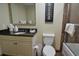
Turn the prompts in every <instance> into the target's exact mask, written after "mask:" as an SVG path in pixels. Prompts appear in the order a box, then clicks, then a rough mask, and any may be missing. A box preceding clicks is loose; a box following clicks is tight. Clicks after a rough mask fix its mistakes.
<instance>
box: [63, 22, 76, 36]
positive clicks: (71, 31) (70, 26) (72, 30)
mask: <svg viewBox="0 0 79 59" xmlns="http://www.w3.org/2000/svg"><path fill="white" fill-rule="evenodd" d="M65 32H67V33H68V34H69V35H70V36H71V37H73V35H74V33H75V25H74V24H71V23H67V24H66V27H65Z"/></svg>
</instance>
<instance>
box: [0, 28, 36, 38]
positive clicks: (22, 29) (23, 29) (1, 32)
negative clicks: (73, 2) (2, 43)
mask: <svg viewBox="0 0 79 59" xmlns="http://www.w3.org/2000/svg"><path fill="white" fill-rule="evenodd" d="M33 29H35V28H33ZM29 30H30V28H19V30H18V32H25V33H24V34H14V33H13V34H10V31H9V29H4V30H0V35H7V36H24V37H33V36H34V35H35V34H36V32H37V29H35V31H36V32H35V33H30V32H29ZM18 32H17V33H18Z"/></svg>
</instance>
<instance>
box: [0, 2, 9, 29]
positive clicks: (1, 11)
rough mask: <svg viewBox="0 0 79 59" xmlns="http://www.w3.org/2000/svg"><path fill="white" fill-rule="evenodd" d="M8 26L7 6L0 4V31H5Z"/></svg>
mask: <svg viewBox="0 0 79 59" xmlns="http://www.w3.org/2000/svg"><path fill="white" fill-rule="evenodd" d="M8 24H10V21H9V11H8V4H1V3H0V30H2V29H6V25H8Z"/></svg>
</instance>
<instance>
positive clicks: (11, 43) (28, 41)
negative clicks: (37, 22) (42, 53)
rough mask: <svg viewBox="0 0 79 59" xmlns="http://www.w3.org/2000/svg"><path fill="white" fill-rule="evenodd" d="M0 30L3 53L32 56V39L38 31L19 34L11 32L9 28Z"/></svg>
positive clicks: (0, 43)
mask: <svg viewBox="0 0 79 59" xmlns="http://www.w3.org/2000/svg"><path fill="white" fill-rule="evenodd" d="M35 30H36V29H35ZM20 31H24V30H20ZM36 31H37V30H36ZM0 32H1V33H0V45H1V49H2V54H6V55H12V56H32V39H33V37H34V35H35V33H36V32H35V33H29V32H27V33H26V34H17V35H15V34H10V33H9V32H8V31H7V30H2V31H0Z"/></svg>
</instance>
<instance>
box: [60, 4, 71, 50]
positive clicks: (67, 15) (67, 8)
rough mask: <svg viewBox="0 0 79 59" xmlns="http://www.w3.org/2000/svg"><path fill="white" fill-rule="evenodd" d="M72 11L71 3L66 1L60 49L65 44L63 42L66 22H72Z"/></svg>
mask: <svg viewBox="0 0 79 59" xmlns="http://www.w3.org/2000/svg"><path fill="white" fill-rule="evenodd" d="M70 12H71V3H64V10H63V22H62V32H61V41H60V43H61V45H60V51H62V46H63V42H64V35H65V32H64V30H65V25H66V23H69V22H70V21H69V20H70Z"/></svg>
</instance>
